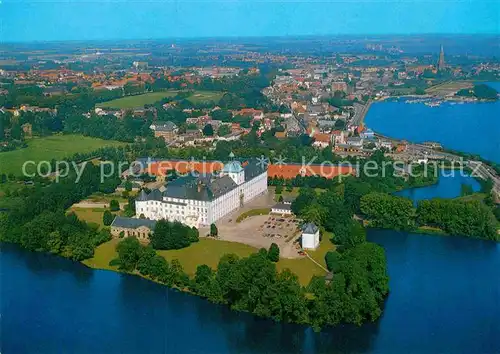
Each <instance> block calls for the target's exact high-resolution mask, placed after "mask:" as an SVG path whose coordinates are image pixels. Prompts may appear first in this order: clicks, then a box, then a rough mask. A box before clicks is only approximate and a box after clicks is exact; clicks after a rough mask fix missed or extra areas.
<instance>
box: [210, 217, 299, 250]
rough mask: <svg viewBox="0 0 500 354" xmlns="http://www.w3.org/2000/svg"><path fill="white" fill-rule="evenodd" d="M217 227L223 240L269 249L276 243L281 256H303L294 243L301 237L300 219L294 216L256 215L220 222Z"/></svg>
mask: <svg viewBox="0 0 500 354" xmlns="http://www.w3.org/2000/svg"><path fill="white" fill-rule="evenodd" d="M217 227H218V230H219V239H221V240H225V241H232V242H240V243H244V244H247V245H250V246H253V247H255V248H257V249H259V248H266V249H268V248H269V246H271V244H272V243H276V244H277V245H278V246H279V248H280V255H281V257H283V258H298V257H301V255H299V253H298V249H297V248H296V245H294V244H293V242H294V241H295V240H297V239H298V238H299V237H300V230H299V228H298V221H297V220H296V219H295V217H293V216H281V215H273V214H269V215H256V216H251V217H248V218H246V219H245V220H243V221H241V222H239V223H238V222H235V221H233V219H231V220H230V221H229V220H227V221H226V222H219V223H217Z"/></svg>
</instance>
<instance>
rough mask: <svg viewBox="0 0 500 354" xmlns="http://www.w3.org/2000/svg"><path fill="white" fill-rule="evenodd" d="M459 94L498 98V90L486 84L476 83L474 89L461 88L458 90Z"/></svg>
mask: <svg viewBox="0 0 500 354" xmlns="http://www.w3.org/2000/svg"><path fill="white" fill-rule="evenodd" d="M457 96H465V97H476V98H478V99H486V100H496V99H498V91H497V90H495V89H494V88H493V87H491V86H488V85H486V84H479V85H474V87H473V88H472V89H461V90H459V91H458V92H457Z"/></svg>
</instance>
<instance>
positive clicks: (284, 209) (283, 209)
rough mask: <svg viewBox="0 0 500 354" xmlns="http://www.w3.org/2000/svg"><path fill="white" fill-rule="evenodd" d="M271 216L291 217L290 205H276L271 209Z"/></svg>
mask: <svg viewBox="0 0 500 354" xmlns="http://www.w3.org/2000/svg"><path fill="white" fill-rule="evenodd" d="M271 213H272V214H281V215H292V205H291V204H285V203H278V204H276V205H274V206H273V207H272V208H271Z"/></svg>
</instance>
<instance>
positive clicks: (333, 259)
mask: <svg viewBox="0 0 500 354" xmlns="http://www.w3.org/2000/svg"><path fill="white" fill-rule="evenodd" d="M341 259H342V256H341V254H340V253H338V252H336V251H328V252H326V254H325V263H326V268H328V270H329V271H330V272H332V273H336V272H338V271H339V270H340V260H341Z"/></svg>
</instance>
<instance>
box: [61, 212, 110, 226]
mask: <svg viewBox="0 0 500 354" xmlns="http://www.w3.org/2000/svg"><path fill="white" fill-rule="evenodd" d="M105 210H106V209H104V208H70V209H69V211H70V212H71V211H72V212H74V213H75V214H76V216H78V219H80V220H83V221H85V222H89V223H94V224H97V225H99V227H104V224H103V223H102V216H103V214H104V211H105ZM115 213H116V212H115Z"/></svg>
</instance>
